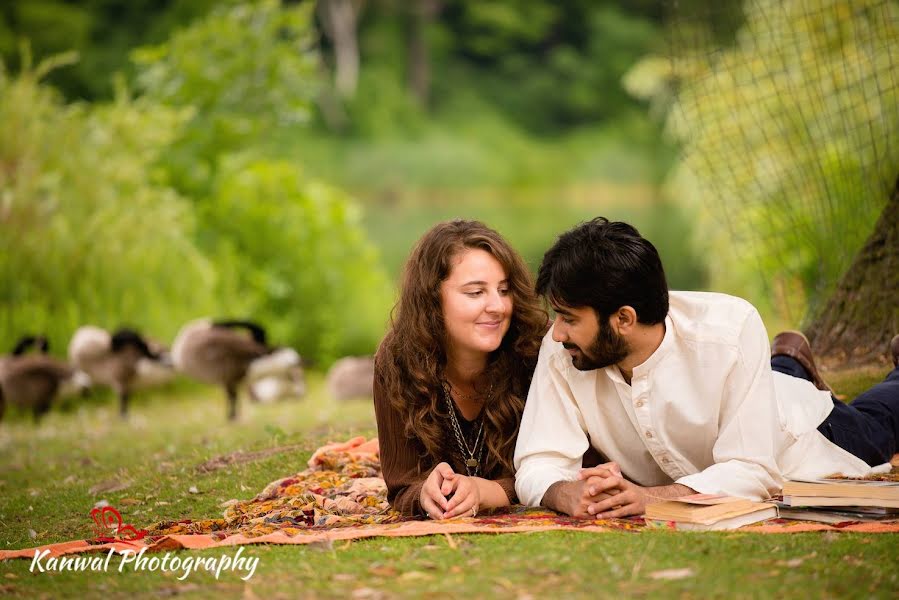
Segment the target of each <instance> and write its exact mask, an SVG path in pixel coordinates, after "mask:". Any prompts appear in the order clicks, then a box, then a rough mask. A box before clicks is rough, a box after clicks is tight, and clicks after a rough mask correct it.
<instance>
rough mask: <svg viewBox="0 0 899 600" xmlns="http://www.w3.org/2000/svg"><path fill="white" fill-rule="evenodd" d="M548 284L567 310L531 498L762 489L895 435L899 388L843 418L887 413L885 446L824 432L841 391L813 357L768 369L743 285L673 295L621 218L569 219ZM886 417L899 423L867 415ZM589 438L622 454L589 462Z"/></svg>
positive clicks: (566, 508)
mask: <svg viewBox="0 0 899 600" xmlns="http://www.w3.org/2000/svg"><path fill="white" fill-rule="evenodd" d="M537 291H538V292H539V293H540V294H543V295H545V296H547V298H548V300H549V302H550V304H551V306H552V307H553V309H554V311H555V313H556V316H555V321H554V323H553V327H552V329H551V331H550V332H549V333H548V334H547V336H546V338H545V339H544V341H543V346H542V348H541V351H540V358H539V363H538V366H537V370H536V372H535V374H534V379H533V382H532V384H531V388H530V392H529V394H528V399H527V403H526V405H525V410H524V416H523V418H522V424H521V430H520V432H519V436H518V444H517V447H516V450H515V467H516V470H517V473H516V483H515V487H516V491H517V493H518V497H519V498H520V499H521V501H522V502H524V503H525V504H528V505H531V506H536V505H543V506H546V507H548V508H552V509H554V510H557V511H560V512H563V513H566V514H569V515H573V516H580V517H605V518H612V517H621V516H626V515H637V514H642V513H643V512H644V508H645V506H646V504H647V503H648V502H651V501H658V500H662V499H665V498H673V497H677V496H683V495H686V494H691V493H694V492H703V493H723V494H729V495H733V496H741V497H745V498H751V499H764V498H768V497H769V496H770V495H772V494H776V493H779V491H780V489H781V487H782V482H783V479H784V478H785V477H791V478H801V477H821V476H824V475H828V474H830V473H834V472H842V473H844V474H846V475H850V476H857V475H864V474H867V473H869V472H870V471H871V467H872V466H874V465H878V464H880V463H883V462H885V460H889V457H890V456H891V455H892V452H894V451H895V447H896V432H895V430H896V426H899V398H892V399H891V401H890V402H886V403H885V404H884V407H882V408H881V409H880V412H879V413H877V414H876V415H875V416H873V417H872V416H871V415H867V414H865V413H863V412H861V409H858V410H856V409H853V413H852V414H851V415H849V416H848V419H843V420H841V421H840V422H839V423H838V425H840V426H848V427H850V428H851V427H852V426H855V425H859V424H860V426H861V429H862V430H864V431H868V430H869V429H870V428H872V427H874V426H875V425H877V426H878V427H881V430H882V431H881V430H878V434H880V433H883V436H882V437H883V438H884V440H885V441H883V442H882V444H883V445H884V446H885V447H883V448H880V449H879V450H880V452H879V454H876V456H868V457H866V460H863V459H862V458H860V457H859V456H858V455H856V454H853V453H852V449H845V448H843V447H840V445H839V444H840V441H841V440H840V439H839V436H837V438H836V439H829V438H828V437H827V432H828V427H827V425H828V423H829V422H830V420H831V417H830V416H829V415H831V413H834V412H835V411H834V407H835V403H834V400H833V398H832V397H831V395H830V393H829V392H828V391H823V390H819V389H818V388H816V387H815V385H814V384H813V383H812V382H811V381H808V379H813V378H815V377H816V376H817V372H816V371H815V372H814V373H808V372H805V376H804V377H794V376H791V375H787V374H784V373H781V372H775V371H773V370H772V366H771V364H770V350H769V346H768V336H767V332H766V331H765V326H764V324H763V323H762V320H761V318H760V317H759V314H758V311H756V309H755V308H754V307H753V306H752V305H751V304H749V303H748V302H746V301H745V300H741V299H739V298H735V297H732V296H727V295H724V294H715V293H701V292H671V293H670V295H669V292H668V285H667V282H666V279H665V273H664V270H663V268H662V263H661V260H660V258H659V255H658V252H657V251H656V249H655V247H654V246H653V245H652V244H651V243H650V242H649V241H648V240H646V239H644V238H643V237H641V236H640V234H639V233H638V232H637V230H636V229H634V228H633V227H631V226H630V225H628V224H626V223H611V222H609V221H607V220H606V219H604V218H597V219H594V220H593V221H590V222H588V223H584V224H582V225H580V226H578V227H576V228H574V229H573V230H571V231H569V232H567V233H565V234H563V235H562V236H561V237H560V238H559V239H558V240H557V242H556V243H555V245H554V246H553V247H552V248H550V250H549V251H548V252H547V253H546V255H545V256H544V258H543V264H542V265H541V266H540V271H539V274H538V278H537ZM799 337H800V338H801V340H800V345H801V342H804V337H802V336H801V335H800V336H799ZM781 341H782V344H781V345H783V346H784V347H785V348H787V350H786V352H787V355H785V356H784V358H785V359H788V360H787V361H786V363H787V364H788V366H792V367H795V368H796V369H797V373H796V374H801V373H802V372H804V371H807V370H804V368H803V366H802V364H801V362H800V361H798V360H796V359H795V358H792V357H791V356H790V354H794V355H796V356H800V357H802V356H804V355H805V352H799V351H795V352H794V350H795V348H794V346H795V345H796V340H795V339H794V340H793V343H792V345H791V344H790V343H788V342H789V341H790V340H787V341H784V340H781ZM803 350H804V349H803ZM808 357H809V359H810V352H809V353H808ZM790 361H792V363H790ZM812 369H813V364H812ZM813 370H814V369H813ZM813 375H814V376H815V377H813ZM817 379H820V378H817ZM822 383H823V382H822ZM822 387H823V386H822ZM878 406H880V405H879V404H878ZM843 417H846V415H843V416H842V417H841V419H842V418H843ZM887 418H889V419H892V421H891V423H890V425H891V426H890V427H889V428H886V427H882V426H880V425H879V424H878V423H876V422H872V421H882V422H886V420H887ZM852 419H855V420H856V421H858V423H853V422H852ZM887 429H889V431H887ZM835 442H836V443H835ZM889 444H892V446H890V445H889ZM591 446H592V447H593V448H594V449H595V450H597V451H598V452H599V453H600V454H601V455H603V456H604V457H605V459H606V460H609V461H611V462H609V463H606V464H603V465H599V466H598V467H593V468H589V469H581V466H582V464H581V460H582V457H583V455H584V453H585V451H587V450H588V449H589V448H590V447H591Z"/></svg>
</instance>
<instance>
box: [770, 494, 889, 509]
mask: <svg viewBox="0 0 899 600" xmlns="http://www.w3.org/2000/svg"><path fill="white" fill-rule="evenodd" d="M783 498H784V499H783V501H784V504H787V505H789V506H839V507H849V506H869V507H880V508H899V500H882V499H879V498H864V497H861V496H857V497H851V496H841V497H830V496H788V495H786V494H784V497H783Z"/></svg>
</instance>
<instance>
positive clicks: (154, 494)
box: [0, 370, 899, 598]
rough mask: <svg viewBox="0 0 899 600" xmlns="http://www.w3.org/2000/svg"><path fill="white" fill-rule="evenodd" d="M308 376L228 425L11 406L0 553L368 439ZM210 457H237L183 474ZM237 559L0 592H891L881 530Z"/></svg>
mask: <svg viewBox="0 0 899 600" xmlns="http://www.w3.org/2000/svg"><path fill="white" fill-rule="evenodd" d="M878 378H879V372H878V371H877V370H867V371H855V372H850V373H843V374H835V375H832V376H831V381H832V383H833V384H834V385H835V386H836V387H837V388H838V389H840V391H845V392H846V393H849V394H850V397H851V396H852V395H854V394H855V393H857V392H858V391H860V390H862V389H864V388H865V387H867V386H868V385H870V384H871V383H873V382H874V381H876V380H877V379H878ZM310 383H311V385H310V395H309V396H308V397H307V398H306V399H305V400H303V401H300V402H285V403H281V404H277V405H267V406H260V405H252V404H250V403H248V402H244V403H243V404H242V405H241V409H242V418H241V419H240V421H239V422H238V423H236V424H227V423H226V422H225V402H224V398H223V395H222V393H221V392H220V391H219V390H215V389H212V388H204V387H191V386H182V387H179V388H177V389H175V390H174V391H168V392H165V393H163V392H155V393H154V392H148V393H145V394H144V395H143V396H141V397H139V398H137V399H136V400H135V402H134V403H133V413H132V416H131V419H130V421H129V422H128V423H127V424H124V423H122V422H120V421H119V420H118V418H117V415H116V406H115V404H114V402H112V400H111V399H108V400H92V401H85V402H84V403H83V404H82V405H81V406H75V407H74V408H72V409H70V410H68V411H62V410H55V411H53V413H51V414H50V415H49V417H48V418H47V419H45V421H44V422H43V423H41V424H40V426H38V427H34V426H33V425H32V424H31V423H30V420H29V419H27V418H25V416H24V415H13V416H12V418H11V419H7V420H5V421H4V422H3V423H2V424H0V457H2V458H0V547H2V548H22V547H27V546H33V545H37V544H42V543H51V542H58V541H63V540H68V539H73V538H83V537H90V536H91V535H92V528H91V521H90V518H89V516H88V512H89V510H90V508H91V507H92V506H93V505H94V503H96V502H97V501H99V500H101V499H105V500H107V501H108V502H109V503H110V504H111V505H113V506H115V507H117V508H119V509H120V510H121V512H122V514H123V517H124V518H125V520H126V521H127V522H130V523H133V524H135V525H137V526H143V525H147V524H149V523H152V522H155V521H159V520H163V519H176V518H188V517H211V516H219V515H220V514H221V512H222V510H223V509H222V508H221V507H220V504H221V503H222V502H224V501H226V500H228V499H231V498H242V499H243V498H249V497H252V496H253V495H255V494H256V493H257V492H258V491H259V490H261V489H262V487H264V486H265V484H266V483H268V482H269V481H271V480H273V479H276V478H278V477H282V476H285V475H288V474H291V473H293V472H296V471H299V470H302V469H303V468H305V462H306V460H307V459H308V457H309V455H310V454H311V452H312V450H313V449H314V448H315V447H317V446H319V445H320V444H321V443H323V442H325V441H327V440H329V439H343V438H346V437H348V436H350V435H374V422H373V414H372V409H371V406H370V404H369V403H366V402H360V403H355V404H342V405H336V404H333V403H332V402H331V401H330V400H329V399H328V398H327V396H326V393H325V392H324V390H323V386H322V381H321V378H320V377H317V376H313V377H311V382H310ZM76 404H77V403H76ZM236 452H241V453H243V454H238V455H234V454H233V453H236ZM247 453H256V454H251V455H249V456H248V455H247ZM225 455H232V456H233V457H235V458H236V459H237V460H235V461H234V462H233V463H232V464H230V466H227V467H225V468H221V469H217V470H213V471H210V472H203V471H200V470H198V466H199V465H201V464H203V463H204V462H206V461H208V460H210V459H213V458H216V457H221V456H225ZM242 459H246V460H245V461H244V462H241V460H242ZM95 486H96V487H98V488H100V489H95V490H94V493H92V492H91V488H95ZM114 486H117V487H120V488H121V489H118V490H115V487H114ZM122 486H125V487H122ZM191 487H195V488H196V491H197V493H191V491H190V490H191ZM110 488H112V489H110ZM103 489H105V490H107V491H102V490H103ZM234 551H235V549H232V548H228V549H227V550H226V552H228V553H229V554H233V553H234ZM221 554H222V550H221V549H219V550H209V551H204V552H201V553H195V555H196V556H220V555H221ZM181 555H182V556H185V557H186V553H182V554H181ZM244 555H245V556H251V557H258V558H259V566H258V569H257V570H256V573H255V575H254V576H253V577H252V578H251V579H250V580H249V581H247V582H244V581H242V580H241V579H240V574H239V573H233V572H227V573H223V574H222V576H221V577H220V578H219V579H218V580H215V579H214V578H213V577H212V575H210V574H206V573H205V572H202V571H201V572H198V573H195V574H192V575H191V576H189V577H188V578H186V579H185V580H184V581H178V580H177V578H176V574H174V573H169V574H162V573H159V572H146V571H132V570H128V569H126V570H125V572H123V573H119V572H117V571H116V569H115V566H116V565H117V561H113V562H112V563H111V567H110V570H109V572H106V573H102V572H100V573H71V572H62V573H41V574H32V573H30V572H29V570H28V568H29V565H30V562H29V561H25V560H18V561H8V562H4V563H0V596H3V597H28V598H33V597H104V598H105V597H117V596H126V595H128V596H133V595H135V594H139V595H141V596H144V595H147V596H153V597H167V596H173V595H178V596H183V597H187V598H190V597H209V596H211V595H213V594H215V595H217V596H219V597H222V598H224V597H243V598H265V597H286V598H290V597H297V596H299V597H353V598H378V597H393V596H444V595H451V596H463V595H465V596H470V597H484V596H491V597H492V596H499V597H510V598H527V597H534V598H538V597H540V596H544V595H557V594H561V595H563V596H575V597H589V598H596V597H612V596H620V595H622V594H627V595H641V596H659V595H663V596H688V597H703V598H705V597H716V596H718V597H732V596H738V597H759V596H762V597H764V596H774V595H778V596H781V595H783V596H786V597H788V596H798V597H810V596H811V597H895V594H896V590H897V589H899V579H897V578H899V574H897V569H896V566H897V561H896V558H897V556H899V536H896V535H859V534H832V533H827V534H797V535H788V536H787V535H772V536H763V535H750V534H739V533H713V534H700V533H693V534H687V533H675V532H665V531H644V532H637V533H627V532H615V533H608V534H588V533H577V532H550V533H533V534H509V535H496V536H493V535H466V536H453V537H452V538H447V537H439V536H438V537H433V536H432V537H422V538H408V539H369V540H361V541H356V542H341V543H337V544H335V545H334V546H333V547H323V546H316V547H305V546H303V547H298V546H270V547H263V546H245V547H244ZM668 570H676V571H670V572H668ZM666 575H669V576H670V575H673V576H676V577H679V578H676V579H665V578H664V577H665V576H666Z"/></svg>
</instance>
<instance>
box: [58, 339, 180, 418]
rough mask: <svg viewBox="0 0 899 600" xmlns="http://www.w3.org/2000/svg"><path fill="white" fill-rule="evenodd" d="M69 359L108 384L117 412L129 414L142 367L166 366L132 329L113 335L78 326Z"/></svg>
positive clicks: (70, 343)
mask: <svg viewBox="0 0 899 600" xmlns="http://www.w3.org/2000/svg"><path fill="white" fill-rule="evenodd" d="M69 360H70V361H71V362H72V364H73V365H74V366H75V367H77V368H78V369H81V370H82V371H84V372H85V373H87V374H88V376H89V377H90V378H91V380H92V381H93V382H94V383H95V384H101V385H107V386H109V387H110V388H112V390H113V391H114V392H115V393H116V395H118V397H119V413H120V414H121V416H122V417H125V416H127V414H128V399H129V397H130V395H131V391H132V390H133V389H134V387H135V384H136V383H137V381H138V376H139V374H140V372H141V369H142V368H143V369H145V370H146V369H151V368H154V367H153V365H156V367H155V368H159V369H165V368H167V367H166V366H165V362H164V360H163V357H162V356H161V355H160V354H159V353H157V352H154V351H152V350H151V349H150V347H149V345H148V344H147V341H146V340H145V339H144V338H143V337H142V336H141V335H140V334H139V333H137V332H136V331H134V330H132V329H126V328H123V329H119V330H118V331H116V332H115V333H113V334H112V335H110V334H109V332H107V331H106V330H104V329H101V328H100V327H95V326H93V325H85V326H84V327H79V328H78V330H77V331H76V332H75V334H74V335H73V336H72V340H71V341H70V342H69Z"/></svg>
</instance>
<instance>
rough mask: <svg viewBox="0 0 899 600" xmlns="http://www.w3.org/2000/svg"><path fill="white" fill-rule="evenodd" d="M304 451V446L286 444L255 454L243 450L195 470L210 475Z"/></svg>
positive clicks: (223, 456) (211, 460)
mask: <svg viewBox="0 0 899 600" xmlns="http://www.w3.org/2000/svg"><path fill="white" fill-rule="evenodd" d="M306 449H307V448H306V445H305V444H287V445H286V446H275V447H273V448H266V449H265V450H256V451H255V452H244V451H243V450H238V451H237V452H232V453H230V454H223V455H222V456H216V457H215V458H210V459H209V460H207V461H206V462H204V463H203V464H201V465H198V466H197V467H196V470H197V472H199V473H211V472H212V471H218V470H219V469H224V468H226V467H230V466H232V465H240V464H243V463H248V462H253V461H257V460H260V459H262V458H268V457H269V456H273V455H275V454H282V453H284V452H292V451H294V450H306Z"/></svg>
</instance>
